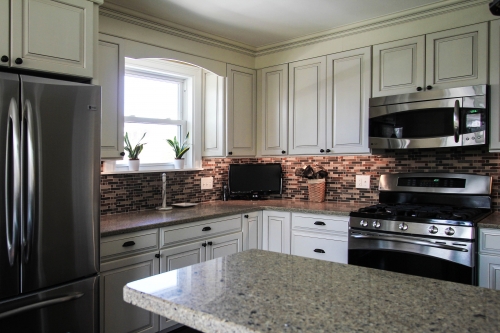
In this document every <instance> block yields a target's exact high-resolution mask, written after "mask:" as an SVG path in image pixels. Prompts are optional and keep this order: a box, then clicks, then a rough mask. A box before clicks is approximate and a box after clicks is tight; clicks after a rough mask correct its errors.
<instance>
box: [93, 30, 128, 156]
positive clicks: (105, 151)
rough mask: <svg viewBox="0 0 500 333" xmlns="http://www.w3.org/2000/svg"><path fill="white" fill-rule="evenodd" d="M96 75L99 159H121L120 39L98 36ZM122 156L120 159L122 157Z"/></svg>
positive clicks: (122, 64)
mask: <svg viewBox="0 0 500 333" xmlns="http://www.w3.org/2000/svg"><path fill="white" fill-rule="evenodd" d="M98 57H99V59H98V64H99V72H98V77H97V78H96V83H97V84H99V85H100V86H101V89H102V117H101V121H102V124H101V158H102V159H122V158H123V156H124V155H125V154H124V150H123V144H124V143H123V119H124V118H123V117H124V96H123V94H124V79H125V51H124V43H123V41H122V40H121V39H120V38H116V37H112V36H107V35H102V34H101V35H99V44H98ZM122 154H123V155H122Z"/></svg>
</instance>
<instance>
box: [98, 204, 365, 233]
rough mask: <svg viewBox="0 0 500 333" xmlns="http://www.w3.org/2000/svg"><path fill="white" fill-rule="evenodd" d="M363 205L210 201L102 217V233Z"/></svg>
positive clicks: (336, 211) (335, 211) (345, 210)
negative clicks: (265, 212)
mask: <svg viewBox="0 0 500 333" xmlns="http://www.w3.org/2000/svg"><path fill="white" fill-rule="evenodd" d="M364 206H366V204H350V203H340V202H339V203H337V202H321V203H317V202H310V201H296V200H261V201H246V200H232V201H210V202H203V203H200V204H198V205H197V206H194V207H190V208H173V209H172V210H169V211H157V210H143V211H138V212H130V213H122V214H115V215H104V216H101V236H102V237H106V236H111V235H117V234H123V233H127V232H134V231H139V230H145V229H152V228H161V227H167V226H170V225H176V224H182V223H187V222H195V221H200V220H204V219H211V218H217V217H224V216H229V215H233V214H244V213H251V212H254V211H258V210H264V209H267V210H278V211H290V212H299V213H310V214H323V215H344V216H348V215H349V212H351V211H353V210H358V209H359V208H361V207H364Z"/></svg>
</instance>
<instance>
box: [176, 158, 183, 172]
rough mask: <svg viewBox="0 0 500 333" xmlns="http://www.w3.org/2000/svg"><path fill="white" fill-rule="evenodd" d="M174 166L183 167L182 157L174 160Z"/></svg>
mask: <svg viewBox="0 0 500 333" xmlns="http://www.w3.org/2000/svg"><path fill="white" fill-rule="evenodd" d="M174 168H175V169H184V159H183V158H178V159H177V158H176V159H175V160H174Z"/></svg>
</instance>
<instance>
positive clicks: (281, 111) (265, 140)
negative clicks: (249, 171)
mask: <svg viewBox="0 0 500 333" xmlns="http://www.w3.org/2000/svg"><path fill="white" fill-rule="evenodd" d="M258 79H259V84H260V87H259V91H260V92H261V93H260V96H259V107H260V110H259V112H258V115H259V122H258V123H259V127H260V136H259V137H260V138H261V148H260V153H261V154H262V155H283V151H284V152H285V153H286V151H287V145H288V131H287V129H288V65H279V66H274V67H269V68H264V69H262V70H261V71H260V72H259V75H258Z"/></svg>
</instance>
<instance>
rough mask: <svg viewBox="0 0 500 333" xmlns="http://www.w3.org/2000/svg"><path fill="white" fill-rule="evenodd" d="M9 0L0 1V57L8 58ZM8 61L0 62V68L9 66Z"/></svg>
mask: <svg viewBox="0 0 500 333" xmlns="http://www.w3.org/2000/svg"><path fill="white" fill-rule="evenodd" d="M9 1H10V0H0V57H2V56H7V57H9V58H10V50H9V49H10V43H9V41H10V8H9ZM9 63H10V61H7V62H2V61H0V66H9Z"/></svg>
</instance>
